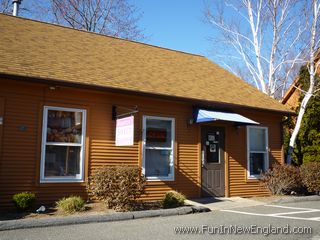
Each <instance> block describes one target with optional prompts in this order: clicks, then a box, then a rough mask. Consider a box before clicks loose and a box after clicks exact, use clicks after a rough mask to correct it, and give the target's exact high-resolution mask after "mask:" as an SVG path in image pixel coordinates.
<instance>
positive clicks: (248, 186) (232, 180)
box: [227, 112, 284, 197]
mask: <svg viewBox="0 0 320 240" xmlns="http://www.w3.org/2000/svg"><path fill="white" fill-rule="evenodd" d="M243 114H244V115H245V116H247V117H249V118H251V119H253V120H254V121H257V122H259V123H260V126H264V127H268V144H269V148H270V152H269V162H270V163H269V165H270V166H271V165H272V163H274V162H279V163H283V161H284V159H283V156H282V142H281V136H280V134H281V129H280V128H281V126H280V122H281V116H279V115H275V114H274V115H271V114H268V115H266V114H263V113H253V112H243ZM266 116H268V117H266ZM228 134H229V136H227V137H228V138H229V139H230V138H231V139H234V141H228V146H227V149H228V154H229V184H230V186H229V188H230V196H243V197H250V196H258V195H268V194H269V193H268V191H267V190H266V189H265V188H264V187H263V186H262V185H261V184H260V182H259V181H258V180H254V179H247V170H246V167H247V144H246V140H247V139H246V128H245V127H241V128H240V129H239V130H237V131H228ZM236 139H237V140H236Z"/></svg>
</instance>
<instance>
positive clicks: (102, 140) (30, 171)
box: [0, 79, 199, 206]
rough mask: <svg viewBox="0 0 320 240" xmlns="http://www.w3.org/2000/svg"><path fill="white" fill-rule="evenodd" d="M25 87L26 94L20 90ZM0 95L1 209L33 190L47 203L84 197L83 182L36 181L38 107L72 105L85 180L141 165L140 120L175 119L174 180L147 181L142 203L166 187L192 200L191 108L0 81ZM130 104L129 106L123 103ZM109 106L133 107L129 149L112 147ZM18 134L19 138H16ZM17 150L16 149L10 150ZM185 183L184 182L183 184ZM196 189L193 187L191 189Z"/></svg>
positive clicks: (196, 181)
mask: <svg viewBox="0 0 320 240" xmlns="http://www.w3.org/2000/svg"><path fill="white" fill-rule="evenodd" d="M24 89H26V91H24ZM0 96H1V97H4V98H5V99H6V101H7V102H9V104H6V116H5V118H6V123H5V128H6V132H5V137H4V138H5V141H6V144H3V147H4V148H5V151H3V158H2V159H1V166H2V168H1V176H0V177H1V180H2V181H1V182H0V191H1V194H3V195H6V196H7V197H6V198H1V199H0V201H1V202H0V204H1V205H7V206H10V205H11V197H12V195H13V194H15V193H17V192H21V191H34V192H36V194H37V196H38V199H39V201H40V202H43V203H49V202H53V201H56V200H57V199H58V198H61V197H64V196H67V195H70V194H78V195H81V196H83V197H86V191H85V183H50V184H49V183H45V184H40V183H39V166H40V156H41V152H40V151H41V150H40V146H41V131H42V128H41V125H42V108H43V105H49V106H61V107H77V108H85V109H86V110H87V134H86V138H87V143H88V144H87V146H86V151H87V156H88V161H86V168H88V170H87V172H88V174H87V175H86V180H87V177H88V175H90V174H91V173H92V172H93V171H94V170H95V169H97V168H98V167H101V166H103V165H119V164H130V165H138V164H139V165H141V131H142V116H143V115H154V116H167V117H173V118H175V121H176V134H175V137H176V139H175V140H176V144H175V166H176V170H175V181H172V182H148V186H147V189H146V192H147V193H146V195H145V196H144V198H145V199H149V200H152V199H159V198H161V197H162V196H163V194H164V193H165V192H166V191H168V190H171V189H177V190H179V191H182V192H183V193H185V194H186V195H187V196H198V193H199V190H198V188H199V169H198V167H199V166H198V151H199V150H198V144H197V137H190V136H193V135H195V136H197V133H198V128H197V127H196V126H192V127H188V126H187V124H186V119H187V118H190V116H191V111H192V106H191V105H190V104H181V103H175V102H172V101H171V102H170V101H160V100H156V99H146V98H143V97H128V96H125V95H122V96H119V95H117V94H110V93H101V92H97V91H85V90H75V89H72V88H65V87H61V88H57V89H56V90H55V91H50V90H49V87H48V85H43V84H33V83H32V84H31V83H29V84H26V83H21V82H15V81H11V80H10V81H5V80H3V79H1V89H0ZM128 102H129V103H132V104H129V105H128ZM112 105H119V106H127V107H130V106H132V105H137V106H139V113H138V114H136V116H135V142H134V145H133V146H130V147H116V146H115V145H114V129H115V122H114V121H112V120H111V109H112ZM21 124H25V125H26V126H27V127H28V129H27V131H26V133H25V134H24V133H23V134H24V135H23V136H21V134H20V135H19V130H18V128H19V126H20V125H21ZM19 136H20V137H19ZM17 147H18V148H19V151H17V150H16V148H17ZM186 180H188V181H186ZM194 186H197V188H194Z"/></svg>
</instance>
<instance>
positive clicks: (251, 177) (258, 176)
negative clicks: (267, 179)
mask: <svg viewBox="0 0 320 240" xmlns="http://www.w3.org/2000/svg"><path fill="white" fill-rule="evenodd" d="M260 179H261V176H260V175H257V176H249V177H247V181H255V180H256V181H258V180H260Z"/></svg>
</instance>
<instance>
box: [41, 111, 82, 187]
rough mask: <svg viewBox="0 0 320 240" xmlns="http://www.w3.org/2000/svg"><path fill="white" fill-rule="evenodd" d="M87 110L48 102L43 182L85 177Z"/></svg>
mask: <svg viewBox="0 0 320 240" xmlns="http://www.w3.org/2000/svg"><path fill="white" fill-rule="evenodd" d="M85 127H86V110H84V109H75V108H62V107H50V106H45V107H44V110H43V127H42V149H41V173H40V182H81V181H83V169H84V148H85Z"/></svg>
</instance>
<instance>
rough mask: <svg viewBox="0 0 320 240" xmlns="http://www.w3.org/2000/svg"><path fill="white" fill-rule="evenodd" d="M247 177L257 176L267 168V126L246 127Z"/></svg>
mask: <svg viewBox="0 0 320 240" xmlns="http://www.w3.org/2000/svg"><path fill="white" fill-rule="evenodd" d="M247 148H248V149H247V153H248V165H247V171H248V177H249V178H258V177H259V176H260V174H261V173H262V172H265V171H266V170H267V169H268V168H269V159H268V128H266V127H257V126H248V127H247Z"/></svg>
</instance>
